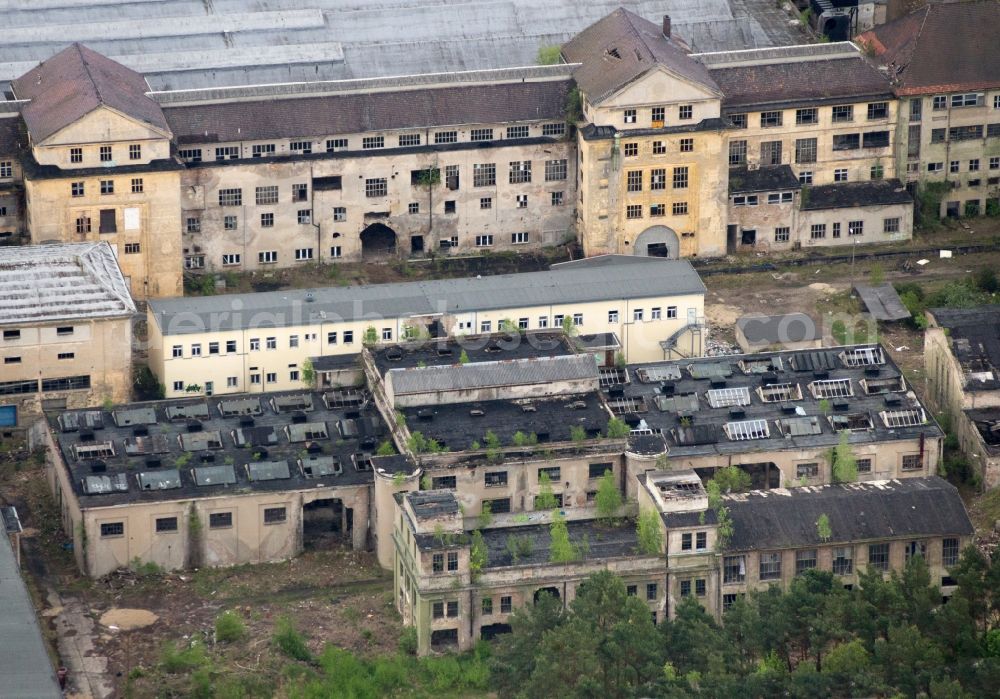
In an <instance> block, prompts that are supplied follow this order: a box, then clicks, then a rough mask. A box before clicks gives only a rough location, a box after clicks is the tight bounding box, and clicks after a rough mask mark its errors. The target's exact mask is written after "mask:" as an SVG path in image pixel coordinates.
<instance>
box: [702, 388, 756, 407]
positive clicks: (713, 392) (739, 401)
mask: <svg viewBox="0 0 1000 699" xmlns="http://www.w3.org/2000/svg"><path fill="white" fill-rule="evenodd" d="M706 397H707V399H708V404H709V405H710V406H712V407H713V408H729V407H732V406H735V405H750V389H748V388H747V387H746V386H738V387H736V388H713V389H709V391H708V394H707V395H706Z"/></svg>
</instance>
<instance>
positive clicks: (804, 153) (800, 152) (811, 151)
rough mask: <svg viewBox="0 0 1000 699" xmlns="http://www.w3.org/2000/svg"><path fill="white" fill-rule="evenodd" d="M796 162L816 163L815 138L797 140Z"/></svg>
mask: <svg viewBox="0 0 1000 699" xmlns="http://www.w3.org/2000/svg"><path fill="white" fill-rule="evenodd" d="M795 162H796V163H815V162H816V139H815V138H799V139H796V140H795Z"/></svg>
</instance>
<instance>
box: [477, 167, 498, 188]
mask: <svg viewBox="0 0 1000 699" xmlns="http://www.w3.org/2000/svg"><path fill="white" fill-rule="evenodd" d="M496 183H497V166H496V163H474V164H473V165H472V186H473V187H494V186H496Z"/></svg>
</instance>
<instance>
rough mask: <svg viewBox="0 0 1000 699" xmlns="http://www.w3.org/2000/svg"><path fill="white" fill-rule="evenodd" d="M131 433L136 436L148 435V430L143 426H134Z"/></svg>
mask: <svg viewBox="0 0 1000 699" xmlns="http://www.w3.org/2000/svg"><path fill="white" fill-rule="evenodd" d="M132 434H133V435H134V436H136V437H148V436H149V430H148V429H147V428H145V427H135V428H133V429H132Z"/></svg>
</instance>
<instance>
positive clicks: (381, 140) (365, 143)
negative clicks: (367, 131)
mask: <svg viewBox="0 0 1000 699" xmlns="http://www.w3.org/2000/svg"><path fill="white" fill-rule="evenodd" d="M376 148H385V136H365V137H364V138H362V139H361V149H362V150H374V149H376Z"/></svg>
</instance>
